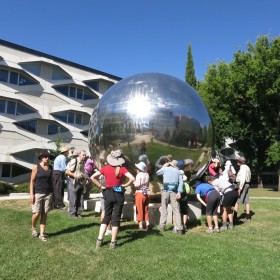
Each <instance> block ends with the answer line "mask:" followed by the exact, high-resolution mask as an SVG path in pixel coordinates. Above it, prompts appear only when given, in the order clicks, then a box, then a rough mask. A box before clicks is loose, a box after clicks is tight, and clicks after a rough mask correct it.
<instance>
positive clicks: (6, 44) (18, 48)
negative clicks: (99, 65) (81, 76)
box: [0, 39, 122, 81]
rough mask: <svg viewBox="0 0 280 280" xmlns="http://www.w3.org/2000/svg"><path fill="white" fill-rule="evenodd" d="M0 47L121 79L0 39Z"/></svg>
mask: <svg viewBox="0 0 280 280" xmlns="http://www.w3.org/2000/svg"><path fill="white" fill-rule="evenodd" d="M0 45H2V46H6V47H9V48H12V49H16V50H19V51H23V52H26V53H30V54H34V55H37V56H43V57H47V58H49V59H52V60H55V61H57V62H60V63H64V64H67V65H69V66H72V67H76V68H80V69H82V70H85V71H89V72H92V73H94V74H98V75H103V76H107V77H108V78H111V79H114V80H118V81H119V80H121V79H122V78H121V77H118V76H115V75H111V74H109V73H106V72H102V71H99V70H96V69H93V68H90V67H87V66H84V65H81V64H78V63H75V62H72V61H69V60H66V59H63V58H59V57H57V56H53V55H50V54H46V53H43V52H40V51H36V50H33V49H30V48H27V47H24V46H21V45H17V44H14V43H11V42H8V41H5V40H2V39H0Z"/></svg>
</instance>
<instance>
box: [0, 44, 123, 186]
mask: <svg viewBox="0 0 280 280" xmlns="http://www.w3.org/2000/svg"><path fill="white" fill-rule="evenodd" d="M120 79H121V78H120V77H117V76H114V75H111V74H108V73H105V72H101V71H98V70H95V69H92V68H89V67H86V66H83V65H79V64H76V63H73V62H71V61H67V60H64V59H61V58H58V57H55V56H51V55H48V54H45V53H42V52H39V51H35V50H32V49H29V48H26V47H23V46H19V45H16V44H13V43H10V42H7V41H3V40H0V147H1V150H0V181H5V182H9V183H15V184H16V183H20V182H24V181H27V180H29V178H30V173H31V169H32V167H33V166H34V163H36V162H37V161H38V159H37V157H38V154H39V152H40V150H41V149H53V150H55V149H56V143H57V141H58V137H59V139H61V140H62V143H61V144H62V145H67V146H69V147H74V148H75V149H77V150H81V149H85V150H88V124H89V119H90V117H91V115H92V112H93V109H94V108H95V106H96V105H97V104H98V101H99V99H100V98H101V97H102V94H103V93H104V92H105V91H106V90H107V89H108V88H109V87H111V86H112V85H114V84H115V83H116V82H118V81H119V80H120Z"/></svg>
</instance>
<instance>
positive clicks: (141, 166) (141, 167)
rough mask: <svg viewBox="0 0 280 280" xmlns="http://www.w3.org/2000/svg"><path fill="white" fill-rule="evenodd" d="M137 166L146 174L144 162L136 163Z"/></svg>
mask: <svg viewBox="0 0 280 280" xmlns="http://www.w3.org/2000/svg"><path fill="white" fill-rule="evenodd" d="M135 166H136V168H137V169H139V170H140V171H142V172H146V164H145V163H144V162H143V161H140V162H139V163H135Z"/></svg>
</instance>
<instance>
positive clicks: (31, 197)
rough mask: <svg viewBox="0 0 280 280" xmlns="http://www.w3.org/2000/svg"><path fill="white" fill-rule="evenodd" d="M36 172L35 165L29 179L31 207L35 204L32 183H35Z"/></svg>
mask: <svg viewBox="0 0 280 280" xmlns="http://www.w3.org/2000/svg"><path fill="white" fill-rule="evenodd" d="M37 171H38V168H37V164H36V165H35V166H34V167H33V169H32V173H31V178H30V186H29V192H30V203H31V205H33V204H34V202H35V193H34V182H35V178H36V175H37Z"/></svg>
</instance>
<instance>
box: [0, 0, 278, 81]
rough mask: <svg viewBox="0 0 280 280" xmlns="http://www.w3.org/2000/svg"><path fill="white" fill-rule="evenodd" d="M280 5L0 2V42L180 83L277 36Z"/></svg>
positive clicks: (157, 0) (199, 0)
mask: <svg viewBox="0 0 280 280" xmlns="http://www.w3.org/2000/svg"><path fill="white" fill-rule="evenodd" d="M279 11H280V1H279V0H266V1H264V0H258V1H257V0H231V1H230V0H192V1H191V0H141V1H136V0H118V1H116V0H108V1H106V0H103V1H100V0H99V1H95V0H80V1H76V0H45V1H38V0H25V1H22V0H14V1H7V0H6V1H1V17H0V25H1V28H0V38H1V39H3V40H7V41H9V42H12V43H15V44H19V45H22V46H25V47H28V48H31V49H34V50H38V51H41V52H44V53H47V54H51V55H54V56H58V57H61V58H64V59H66V60H69V61H72V62H76V63H79V64H82V65H85V66H88V67H91V68H94V69H97V70H100V71H104V72H107V73H110V74H112V75H116V76H119V77H122V78H126V77H128V76H131V75H134V74H138V73H143V72H159V73H165V74H169V75H172V76H175V77H177V78H179V79H181V80H184V76H185V67H186V59H187V45H188V43H190V44H191V47H192V54H193V59H194V66H195V73H196V76H197V78H198V79H199V80H202V79H203V78H204V74H205V73H206V72H207V66H208V65H210V64H216V63H218V62H219V61H221V60H223V61H226V62H230V61H231V60H232V59H233V53H234V52H236V51H237V50H238V49H241V50H247V45H246V43H247V42H248V41H250V42H251V43H255V42H256V40H257V38H258V36H259V35H267V34H270V38H274V37H276V36H279V35H280V17H279Z"/></svg>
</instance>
